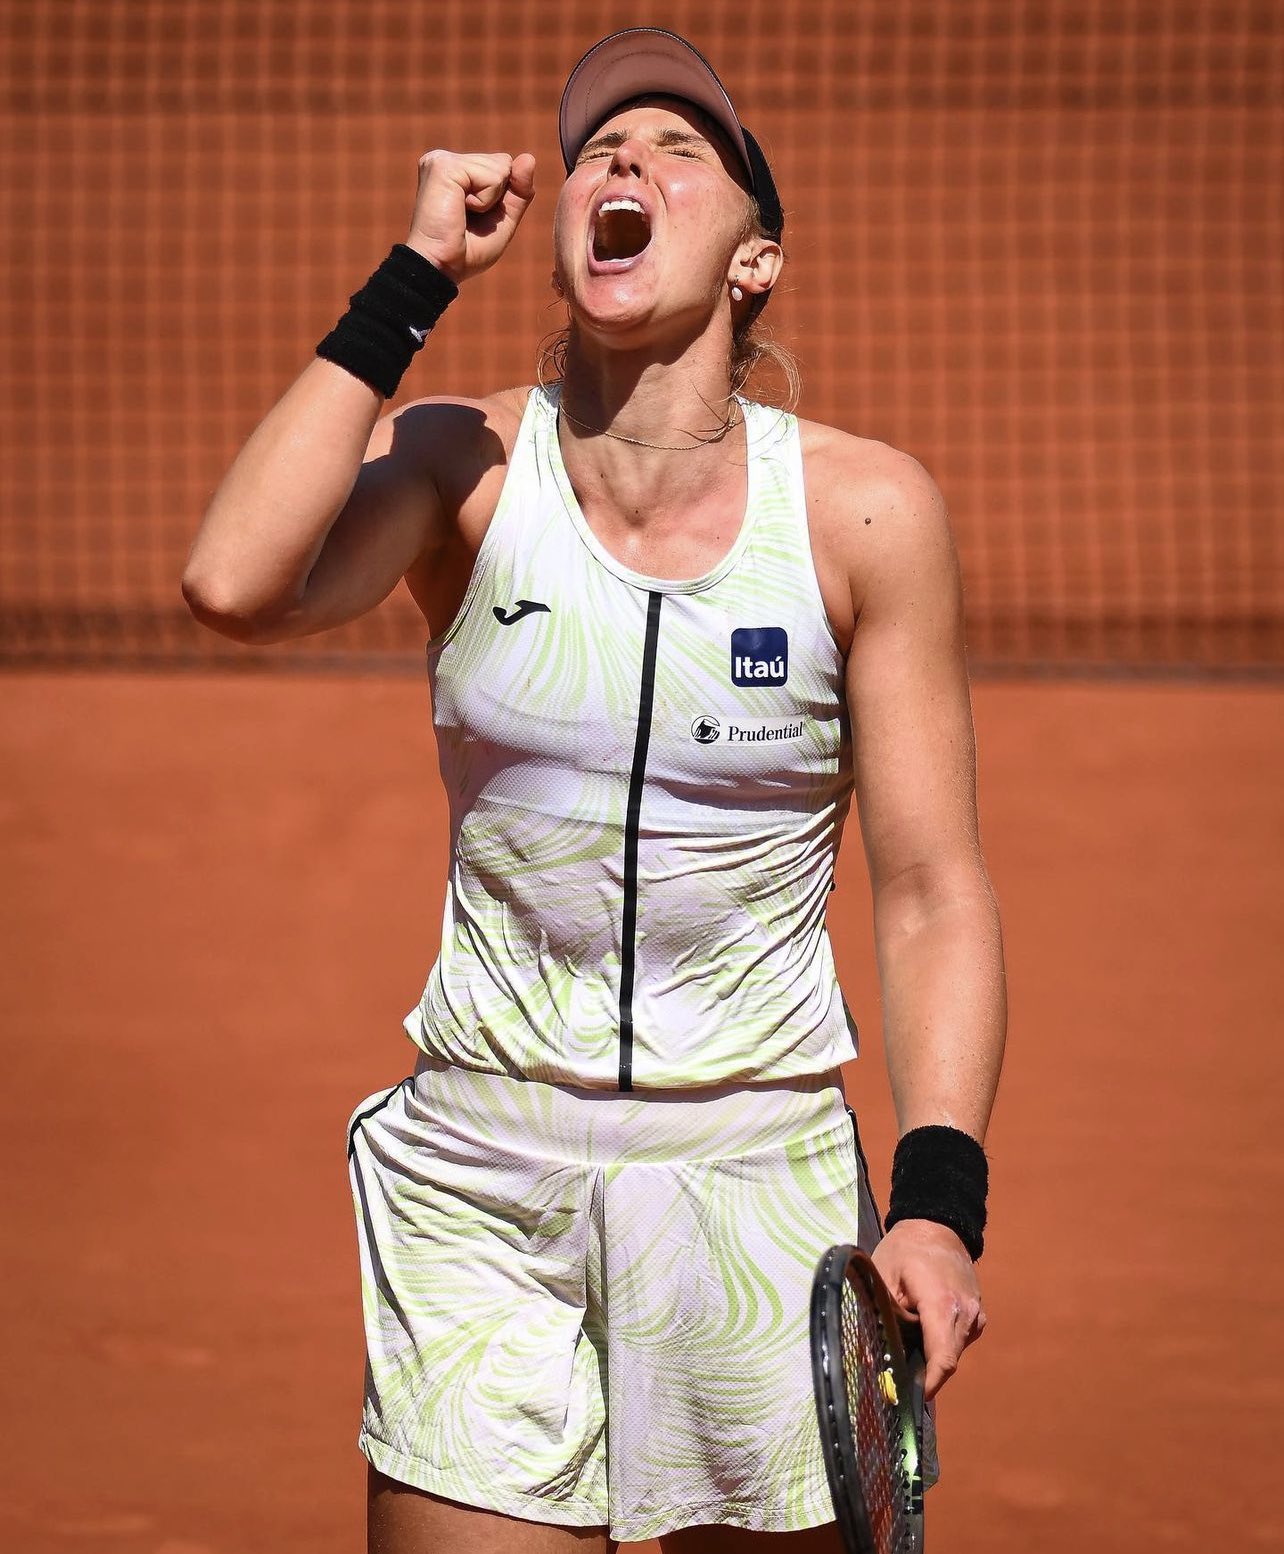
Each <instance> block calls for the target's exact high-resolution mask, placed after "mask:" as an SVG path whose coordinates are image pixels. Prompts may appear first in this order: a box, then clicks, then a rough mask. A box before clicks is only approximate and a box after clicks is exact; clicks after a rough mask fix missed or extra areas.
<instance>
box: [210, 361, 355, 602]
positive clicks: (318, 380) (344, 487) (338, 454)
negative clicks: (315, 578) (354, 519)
mask: <svg viewBox="0 0 1284 1554" xmlns="http://www.w3.org/2000/svg"><path fill="white" fill-rule="evenodd" d="M383 405H384V400H383V398H382V396H381V395H380V394H378V393H376V391H375V390H374V389H372V388H370V387H369V386H368V385H366V384H365V383H363V382H361V380H360V379H358V378H356V377H354V376H353V375H352V374H351V373H349V372H345V371H344V370H343V368H341V367H338V366H336V365H335V364H334V363H333V362H328V361H321V360H319V359H318V360H314V361H312V362H310V363H309V364H308V366H307V367H306V368H305V369H304V371H303V372H302V373H301V374H300V376H299V377H298V378H297V379H296V380H295V382H294V383H293V384H292V385H291V386H290V388H289V389H288V390H287V391H286V392H285V394H284V395H283V396H282V397H281V399H280V400H278V402H277V403H276V404H275V405H274V406H273V407H272V409H271V410H270V411H269V412H268V413H267V415H266V416H265V417H264V418H263V420H262V421H261V422H260V424H259V425H258V427H257V428H256V429H255V431H254V432H253V433H252V435H251V436H250V438H249V440H248V442H247V443H246V444H245V446H244V447H243V448H242V449H241V451H240V453H239V454H238V455H237V457H236V460H235V462H234V463H233V464H232V467H231V468H230V469H229V470H228V472H227V474H226V476H225V477H224V479H223V481H222V483H221V484H220V486H219V488H218V490H217V491H216V492H215V494H214V498H213V500H212V501H211V503H210V505H209V508H208V510H207V512H206V514H205V518H204V521H203V522H202V524H201V528H200V531H199V532H198V534H197V536H196V542H195V544H194V545H193V547H192V552H191V556H190V559H189V561H188V564H187V568H186V570H185V572H184V574H183V592H184V594H185V595H186V597H187V598H188V600H189V602H190V603H191V604H192V606H193V608H194V609H196V610H197V611H198V613H199V611H200V610H202V609H203V610H205V611H206V612H208V613H210V614H214V615H218V616H221V617H223V618H229V617H231V618H236V617H240V618H243V619H246V620H250V619H253V618H255V617H256V616H259V615H262V614H265V613H268V612H271V611H272V610H274V609H277V608H280V607H281V606H282V605H284V604H286V603H288V601H289V600H291V599H292V598H294V597H297V595H298V593H299V592H300V591H301V590H302V588H303V586H304V584H305V583H306V581H307V577H308V573H309V572H310V571H311V569H312V566H313V565H314V563H315V561H316V558H317V556H318V555H319V553H320V551H321V547H322V546H323V545H324V543H325V539H326V536H327V535H328V533H329V532H330V529H331V527H332V526H333V524H334V521H335V519H336V518H337V517H338V515H339V513H340V512H341V511H342V510H343V507H344V504H345V503H346V502H347V500H348V497H349V496H350V494H351V492H352V488H353V485H354V483H355V481H356V478H357V475H358V473H359V471H360V469H361V462H362V459H363V458H364V456H365V452H366V449H367V447H368V445H369V442H370V434H371V432H372V431H373V429H374V425H375V422H376V421H377V420H378V417H379V414H380V412H381V410H382V409H383Z"/></svg>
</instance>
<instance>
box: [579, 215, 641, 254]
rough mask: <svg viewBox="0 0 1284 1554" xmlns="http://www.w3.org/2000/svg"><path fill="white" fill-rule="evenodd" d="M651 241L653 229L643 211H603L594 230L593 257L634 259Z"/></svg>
mask: <svg viewBox="0 0 1284 1554" xmlns="http://www.w3.org/2000/svg"><path fill="white" fill-rule="evenodd" d="M650 241H651V228H650V226H649V225H648V223H647V219H646V217H645V216H644V215H643V214H642V213H641V211H636V210H608V211H603V212H602V214H601V215H599V216H598V218H597V222H596V224H595V225H594V228H593V257H594V258H595V259H634V258H636V257H637V255H638V254H640V253H641V252H642V250H643V249H644V248H645V247H646V245H647V244H648V243H649V242H650Z"/></svg>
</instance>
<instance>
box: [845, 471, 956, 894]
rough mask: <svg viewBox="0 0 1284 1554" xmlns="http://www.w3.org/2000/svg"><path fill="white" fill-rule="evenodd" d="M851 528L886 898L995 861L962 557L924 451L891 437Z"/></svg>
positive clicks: (876, 875) (862, 752)
mask: <svg viewBox="0 0 1284 1554" xmlns="http://www.w3.org/2000/svg"><path fill="white" fill-rule="evenodd" d="M845 505H847V506H848V508H849V512H848V515H847V522H846V524H845V526H844V527H843V529H842V530H841V531H840V538H839V544H840V545H841V546H842V549H843V556H844V561H845V566H846V575H847V578H848V580H849V584H850V587H851V604H852V610H853V615H854V627H853V631H852V638H851V649H850V652H849V654H848V659H847V672H846V685H847V700H848V706H849V709H850V714H851V722H852V747H853V765H854V780H855V789H856V801H857V806H858V812H859V815H860V824H861V834H862V837H863V840H864V844H865V852H866V856H867V859H868V863H869V873H870V882H871V885H872V888H873V892H874V898H875V905H876V906H877V905H878V903H879V901H880V898H882V899H884V900H886V899H887V896H888V894H889V893H890V891H891V890H892V889H893V887H897V888H905V889H908V890H909V891H911V892H917V893H920V894H921V893H922V892H924V891H929V890H936V889H940V888H941V887H942V886H945V887H946V888H948V887H950V886H955V885H958V884H959V883H960V882H961V881H962V880H964V879H966V878H967V877H969V876H973V873H974V871H975V870H976V869H977V868H978V867H981V868H983V865H982V864H981V862H980V844H979V840H978V836H977V820H976V752H975V738H974V733H973V726H972V710H971V701H970V696H969V691H968V679H967V666H966V656H965V649H964V634H963V597H962V584H961V579H960V574H959V564H958V556H957V553H956V550H955V547H954V541H953V537H952V535H951V533H950V526H949V519H948V515H947V513H946V510H945V503H944V501H943V499H942V497H941V493H940V491H939V490H938V489H937V487H936V484H935V482H934V481H933V480H932V478H931V476H930V475H928V474H927V472H926V471H925V470H924V469H923V468H922V466H921V465H919V464H918V463H917V462H916V461H915V460H913V459H912V458H910V457H909V456H908V455H906V454H901V453H896V452H895V451H894V450H892V449H888V448H881V447H880V448H879V449H878V454H877V457H876V458H875V459H874V461H873V467H872V468H871V467H870V465H869V463H868V461H866V462H865V464H864V465H863V467H862V469H861V471H860V474H859V478H857V479H856V480H854V481H853V482H852V486H851V495H850V501H849V502H848V503H846V504H845Z"/></svg>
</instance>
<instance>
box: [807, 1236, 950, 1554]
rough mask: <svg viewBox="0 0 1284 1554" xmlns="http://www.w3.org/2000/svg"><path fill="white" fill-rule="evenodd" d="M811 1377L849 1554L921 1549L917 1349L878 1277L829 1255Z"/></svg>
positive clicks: (819, 1271) (834, 1251)
mask: <svg viewBox="0 0 1284 1554" xmlns="http://www.w3.org/2000/svg"><path fill="white" fill-rule="evenodd" d="M811 1370H812V1379H813V1381H814V1383H815V1390H816V1413H817V1417H818V1418H819V1420H820V1440H821V1445H822V1447H823V1448H824V1453H825V1471H826V1473H827V1474H828V1476H829V1488H830V1492H831V1493H832V1495H833V1498H834V1515H835V1517H836V1518H837V1521H838V1528H839V1531H840V1533H841V1534H842V1539H843V1543H844V1545H845V1547H846V1550H847V1554H919V1551H920V1550H921V1549H922V1547H923V1470H922V1462H921V1455H920V1454H921V1445H922V1439H923V1350H922V1344H921V1341H920V1339H919V1330H918V1325H917V1323H909V1322H906V1321H905V1320H904V1319H903V1318H902V1316H901V1314H900V1312H899V1310H898V1309H897V1306H896V1302H895V1301H894V1300H893V1299H892V1297H891V1295H890V1294H888V1291H887V1286H886V1285H885V1284H884V1283H883V1281H882V1279H881V1277H880V1276H879V1272H878V1269H877V1268H875V1267H874V1265H873V1263H872V1262H871V1261H870V1260H869V1258H868V1257H867V1256H866V1255H865V1253H864V1252H861V1251H858V1250H857V1248H856V1247H854V1246H831V1247H830V1249H829V1250H828V1251H827V1252H826V1253H825V1255H824V1256H823V1257H822V1258H821V1260H820V1262H819V1264H818V1265H817V1268H816V1276H815V1279H814V1280H813V1282H812V1290H811Z"/></svg>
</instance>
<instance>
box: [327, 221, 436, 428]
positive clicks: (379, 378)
mask: <svg viewBox="0 0 1284 1554" xmlns="http://www.w3.org/2000/svg"><path fill="white" fill-rule="evenodd" d="M458 295H459V287H458V286H456V285H455V283H454V281H452V280H451V278H450V277H449V276H448V275H446V274H444V273H443V272H442V271H441V270H439V269H438V268H437V267H436V265H434V264H431V263H430V262H429V261H428V260H427V259H425V258H424V256H423V255H422V254H419V253H416V252H415V250H414V249H413V248H408V247H407V246H406V244H405V243H397V244H395V245H394V247H393V249H392V252H391V253H390V254H389V255H388V257H387V258H386V259H385V260H384V261H383V263H382V264H381V265H380V266H379V268H378V269H377V270H376V271H375V272H374V274H373V275H372V276H371V277H370V279H369V280H368V281H367V282H366V284H365V285H364V286H363V287H362V288H361V290H360V291H357V292H354V293H353V294H352V296H351V298H350V299H349V301H350V304H351V305H350V307H349V308H348V311H347V312H346V313H345V314H344V315H343V317H342V318H341V319H340V320H339V322H338V323H337V324H336V325H335V326H334V328H333V329H332V330H331V331H330V333H329V334H328V335H327V336H326V337H325V339H324V340H322V342H321V344H320V345H318V346H317V355H318V356H320V357H322V358H323V359H324V360H325V361H328V362H334V363H335V365H336V366H338V367H342V368H343V369H344V371H345V372H350V373H351V374H352V376H353V377H354V378H360V379H361V381H362V382H363V383H367V384H369V385H370V387H371V388H372V389H374V390H375V391H376V392H377V393H379V394H382V395H383V397H384V398H385V399H391V398H392V396H393V395H394V394H395V393H396V392H397V388H398V386H399V384H400V383H401V380H402V377H403V376H404V375H405V371H406V368H407V367H409V365H410V363H411V361H412V360H413V359H414V354H415V352H416V351H418V350H420V349H421V348H422V346H423V343H424V341H425V340H426V339H427V338H428V333H429V331H430V330H431V329H432V327H433V325H434V324H435V323H436V322H437V320H438V319H439V318H440V317H441V315H442V314H443V313H444V312H445V311H446V309H447V308H448V307H449V306H450V304H451V303H452V302H453V301H454V300H455V298H456V297H457V296H458Z"/></svg>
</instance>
